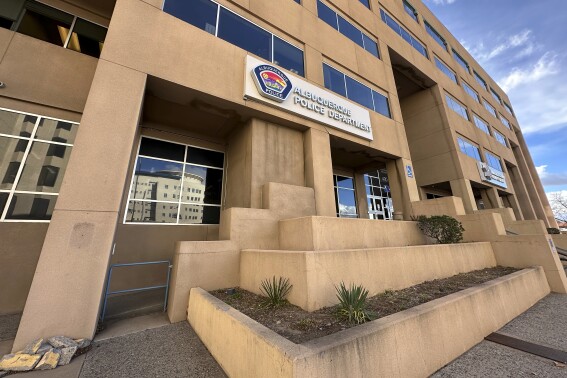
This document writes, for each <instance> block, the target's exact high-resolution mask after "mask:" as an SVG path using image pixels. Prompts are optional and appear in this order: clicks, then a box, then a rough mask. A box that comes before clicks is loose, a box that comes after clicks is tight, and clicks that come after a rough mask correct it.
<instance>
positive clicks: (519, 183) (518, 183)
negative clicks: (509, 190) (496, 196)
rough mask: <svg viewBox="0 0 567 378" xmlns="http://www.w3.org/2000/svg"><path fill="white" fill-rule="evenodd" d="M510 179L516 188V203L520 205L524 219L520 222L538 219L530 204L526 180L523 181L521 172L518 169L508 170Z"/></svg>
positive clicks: (511, 168)
mask: <svg viewBox="0 0 567 378" xmlns="http://www.w3.org/2000/svg"><path fill="white" fill-rule="evenodd" d="M508 177H510V179H511V180H512V186H513V187H514V192H515V193H516V196H515V199H516V202H517V203H518V204H519V206H520V208H521V211H522V214H523V217H522V218H517V219H518V220H520V219H523V220H533V219H536V216H535V210H534V207H533V206H532V203H531V202H530V197H529V195H528V190H527V189H526V185H525V184H524V180H522V176H521V175H520V170H519V169H518V167H510V168H508Z"/></svg>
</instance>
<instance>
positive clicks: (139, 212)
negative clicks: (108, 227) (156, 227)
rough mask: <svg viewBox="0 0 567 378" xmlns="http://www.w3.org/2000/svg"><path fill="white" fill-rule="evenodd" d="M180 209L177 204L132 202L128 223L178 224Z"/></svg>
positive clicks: (129, 205) (127, 217) (128, 211)
mask: <svg viewBox="0 0 567 378" xmlns="http://www.w3.org/2000/svg"><path fill="white" fill-rule="evenodd" d="M178 209H179V204H177V203H167V202H146V201H130V202H129V203H128V209H127V210H126V222H138V223H145V222H148V223H177V212H178Z"/></svg>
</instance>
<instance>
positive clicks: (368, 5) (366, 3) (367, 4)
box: [359, 0, 370, 9]
mask: <svg viewBox="0 0 567 378" xmlns="http://www.w3.org/2000/svg"><path fill="white" fill-rule="evenodd" d="M359 1H360V2H361V3H362V4H364V6H365V7H366V8H368V9H370V0H359Z"/></svg>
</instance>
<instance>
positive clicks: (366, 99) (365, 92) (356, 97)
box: [346, 76, 374, 109]
mask: <svg viewBox="0 0 567 378" xmlns="http://www.w3.org/2000/svg"><path fill="white" fill-rule="evenodd" d="M346 86H347V95H348V98H349V99H351V100H353V101H355V102H358V103H359V104H361V105H363V106H366V107H367V108H370V109H374V105H373V104H372V91H371V90H370V88H368V87H367V86H366V85H363V84H361V83H359V82H358V81H356V80H353V79H351V78H350V77H348V76H346Z"/></svg>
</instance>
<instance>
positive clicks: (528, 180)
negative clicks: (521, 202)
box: [512, 147, 547, 224]
mask: <svg viewBox="0 0 567 378" xmlns="http://www.w3.org/2000/svg"><path fill="white" fill-rule="evenodd" d="M512 151H513V152H514V157H515V158H516V162H517V163H518V167H519V168H520V173H521V175H522V178H523V179H524V182H525V184H526V189H527V192H528V196H529V198H530V202H531V204H532V206H533V209H534V212H535V216H536V218H537V219H541V220H543V221H544V222H545V223H546V224H547V217H546V215H545V211H544V209H543V205H542V202H541V199H540V197H539V194H538V192H537V190H536V188H535V183H534V180H533V177H532V174H531V172H530V170H529V168H528V163H527V162H526V160H525V157H524V152H523V151H522V149H521V148H520V147H514V148H513V149H512Z"/></svg>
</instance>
